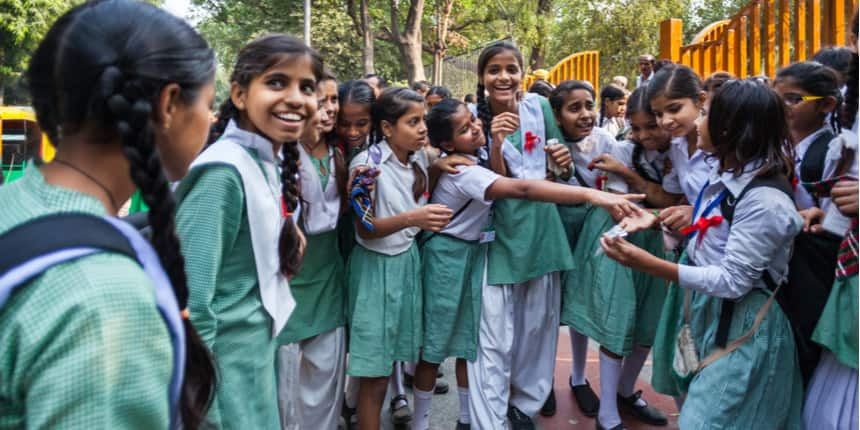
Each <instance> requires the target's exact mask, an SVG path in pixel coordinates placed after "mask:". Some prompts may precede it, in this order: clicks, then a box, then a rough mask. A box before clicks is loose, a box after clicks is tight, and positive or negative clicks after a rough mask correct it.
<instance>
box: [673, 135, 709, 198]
mask: <svg viewBox="0 0 860 430" xmlns="http://www.w3.org/2000/svg"><path fill="white" fill-rule="evenodd" d="M669 159H670V160H671V161H672V170H671V171H670V172H669V173H668V174H667V175H666V177H664V178H663V189H664V190H666V191H668V192H670V193H673V194H683V195H684V196H685V197H687V201H688V202H689V203H690V204H691V205H692V204H693V203H694V202H695V201H696V196H697V195H699V190H701V189H702V186H703V185H705V182H707V181H708V176H709V175H710V172H711V169H712V168H714V167H716V166H717V165H718V164H719V163H717V162H716V160H715V159H713V158H710V157H708V154H706V153H705V152H703V151H702V150H701V149H696V152H694V153H693V157H692V158H691V157H690V156H689V152H688V151H687V137H686V136H681V137H676V138H673V139H672V144H671V145H669Z"/></svg>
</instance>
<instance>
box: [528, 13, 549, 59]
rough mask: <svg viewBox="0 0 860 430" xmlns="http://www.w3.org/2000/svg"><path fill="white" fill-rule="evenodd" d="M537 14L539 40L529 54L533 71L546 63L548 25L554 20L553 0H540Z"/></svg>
mask: <svg viewBox="0 0 860 430" xmlns="http://www.w3.org/2000/svg"><path fill="white" fill-rule="evenodd" d="M537 15H538V20H537V31H538V41H537V43H536V44H535V46H534V47H532V53H531V55H530V56H529V68H531V70H532V71H534V70H537V69H542V68H543V67H544V64H545V63H546V42H547V39H548V36H549V35H548V34H547V33H548V27H549V25H550V22H551V20H552V0H538V7H537Z"/></svg>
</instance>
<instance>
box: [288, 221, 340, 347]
mask: <svg viewBox="0 0 860 430" xmlns="http://www.w3.org/2000/svg"><path fill="white" fill-rule="evenodd" d="M345 270H346V269H345V265H344V263H343V259H342V258H341V257H340V250H339V248H338V232H337V230H332V231H329V232H325V233H320V234H309V235H307V246H306V247H305V255H304V260H303V261H302V268H301V271H299V273H298V274H297V275H296V276H295V277H294V278H293V279H291V280H290V291H291V292H292V294H293V298H294V299H295V300H296V308H295V310H293V314H292V315H291V316H290V320H289V321H287V325H286V326H285V327H284V329H283V330H282V331H281V333H279V334H278V341H279V343H280V344H281V345H286V344H289V343H293V342H298V341H300V340H304V339H308V338H311V337H314V336H316V335H318V334H321V333H326V332H328V331H331V330H334V329H335V328H337V327H341V326H343V325H344V324H346V283H345V282H344V280H345V279H344V278H345V276H346V274H345Z"/></svg>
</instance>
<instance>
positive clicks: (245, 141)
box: [222, 119, 286, 163]
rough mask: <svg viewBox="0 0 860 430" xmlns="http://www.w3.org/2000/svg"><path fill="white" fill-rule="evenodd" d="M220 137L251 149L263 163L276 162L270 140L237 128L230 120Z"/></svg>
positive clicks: (234, 122)
mask: <svg viewBox="0 0 860 430" xmlns="http://www.w3.org/2000/svg"><path fill="white" fill-rule="evenodd" d="M222 137H224V138H229V139H231V140H233V141H235V142H236V143H237V144H239V145H241V146H242V147H245V148H248V149H253V150H254V151H256V152H257V156H258V157H260V159H261V160H263V161H268V162H270V163H275V162H276V161H277V159H276V157H275V152H274V148H273V145H272V141H271V140H269V139H268V138H265V137H263V136H260V135H259V134H257V133H254V132H250V131H247V130H243V129H241V128H239V126H238V125H237V124H236V121H234V120H232V119H231V120H230V122H228V123H227V128H225V129H224V134H223V135H222ZM284 145H286V143H284Z"/></svg>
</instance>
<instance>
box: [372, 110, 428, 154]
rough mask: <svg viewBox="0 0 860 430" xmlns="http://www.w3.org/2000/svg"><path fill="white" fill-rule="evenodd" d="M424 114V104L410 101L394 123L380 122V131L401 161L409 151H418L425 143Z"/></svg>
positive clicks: (425, 127)
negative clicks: (404, 111) (407, 107)
mask: <svg viewBox="0 0 860 430" xmlns="http://www.w3.org/2000/svg"><path fill="white" fill-rule="evenodd" d="M424 114H425V110H424V104H423V103H416V102H412V103H410V106H409V109H408V110H407V111H406V113H404V114H403V115H401V116H400V118H397V121H395V123H394V124H392V123H390V122H388V121H382V122H381V128H382V133H383V134H384V135H385V137H386V140H387V141H388V144H389V145H390V146H391V149H392V150H393V151H394V152H395V153H396V154H397V158H399V159H400V160H401V161H404V160H405V159H406V154H408V153H409V152H415V151H418V150H419V149H421V148H423V147H424V145H426V144H427V124H426V123H425V122H424Z"/></svg>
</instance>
